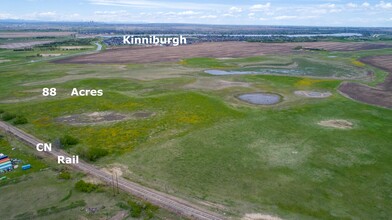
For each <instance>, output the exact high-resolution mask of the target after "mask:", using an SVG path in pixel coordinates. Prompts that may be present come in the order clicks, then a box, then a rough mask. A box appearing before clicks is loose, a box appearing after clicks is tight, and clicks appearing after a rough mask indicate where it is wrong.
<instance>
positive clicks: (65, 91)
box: [0, 50, 392, 219]
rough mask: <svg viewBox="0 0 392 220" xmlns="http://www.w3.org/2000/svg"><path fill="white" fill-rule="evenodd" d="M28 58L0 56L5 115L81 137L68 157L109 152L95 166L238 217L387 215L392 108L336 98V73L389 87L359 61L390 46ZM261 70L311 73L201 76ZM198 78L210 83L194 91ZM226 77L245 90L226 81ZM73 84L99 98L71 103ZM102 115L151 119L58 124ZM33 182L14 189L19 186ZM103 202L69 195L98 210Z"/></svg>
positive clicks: (54, 133) (49, 135)
mask: <svg viewBox="0 0 392 220" xmlns="http://www.w3.org/2000/svg"><path fill="white" fill-rule="evenodd" d="M29 53H30V52H10V51H0V57H2V59H4V58H7V59H11V60H12V61H11V62H8V63H1V64H0V68H1V69H0V109H2V110H4V111H6V112H10V113H15V114H20V115H23V116H25V117H26V118H27V119H28V121H29V123H28V124H26V125H21V126H20V128H22V129H24V130H26V131H28V132H29V133H31V134H34V135H36V136H37V137H39V138H42V139H45V140H48V141H54V140H56V139H57V138H60V137H62V136H63V135H64V134H68V135H71V136H73V137H75V138H77V139H79V140H80V142H79V143H78V144H77V145H76V146H74V147H71V148H69V149H68V151H70V152H72V153H83V152H85V151H88V150H95V149H101V150H105V151H107V152H108V155H106V156H104V157H102V158H99V159H98V160H97V161H95V162H94V163H95V164H96V165H98V166H102V167H111V166H120V165H121V167H122V170H123V171H124V176H125V177H126V178H129V179H131V180H134V181H136V182H139V183H141V184H143V185H147V186H150V187H152V188H156V189H159V190H161V191H164V192H167V193H170V194H173V195H176V196H179V197H182V198H185V199H188V200H191V201H194V202H195V203H198V204H200V205H202V206H207V207H208V208H210V209H212V210H215V211H218V212H220V213H223V212H225V213H227V214H229V215H231V216H233V217H235V218H241V217H242V216H244V215H245V214H246V213H266V214H270V215H273V216H279V217H281V218H283V219H388V218H389V217H390V216H392V212H391V210H390V208H389V207H391V206H392V191H391V189H392V176H391V161H392V149H391V148H390V146H391V144H390V143H391V141H392V111H391V110H390V109H383V108H379V107H374V106H369V105H366V104H362V103H358V102H354V101H352V100H349V99H347V98H344V97H343V96H341V95H340V94H339V93H338V92H337V91H336V88H337V87H338V86H339V84H340V83H341V82H342V80H343V79H342V78H339V77H348V78H349V79H348V80H353V81H361V82H363V83H367V84H369V85H375V84H376V83H377V82H381V81H383V79H384V78H385V76H386V73H385V72H383V71H381V70H378V69H376V68H373V67H370V66H368V65H364V64H362V63H360V62H358V61H357V59H358V58H360V57H362V56H367V55H376V54H378V53H380V54H388V53H391V51H390V50H373V51H360V52H344V53H343V52H339V53H337V52H309V54H303V55H292V56H287V57H276V56H269V57H267V56H264V57H250V58H241V59H225V60H222V59H211V58H194V59H188V60H183V61H181V62H179V63H161V64H146V65H137V64H129V65H74V64H66V65H64V64H53V63H47V62H45V61H43V62H36V63H30V62H29V61H30V59H33V58H26V56H28V54H29ZM331 56H333V57H331ZM8 57H9V58H8ZM34 59H35V58H34ZM14 63H15V64H18V65H14ZM21 63H23V65H19V64H21ZM258 68H287V69H290V68H296V69H299V70H307V71H309V72H311V73H314V74H308V75H309V76H310V77H305V76H301V77H293V76H286V75H280V76H279V75H227V76H212V75H208V74H206V73H204V72H203V71H204V70H205V69H225V70H254V69H258ZM370 70H373V71H375V74H376V75H375V76H376V77H375V79H374V81H369V80H368V79H362V78H361V77H362V76H364V74H366V72H367V71H370ZM331 76H334V77H333V78H327V77H331ZM200 80H202V82H210V83H211V84H208V85H204V86H200V84H196V83H197V82H200ZM227 82H237V83H243V84H241V85H243V86H226V85H227ZM225 83H226V84H225ZM189 85H193V87H190V86H189ZM245 85H246V86H245ZM44 87H48V88H52V87H55V88H57V91H58V95H57V96H56V97H51V98H47V97H42V95H41V92H42V91H41V90H42V88H44ZM72 88H80V89H103V90H104V96H102V97H69V94H70V92H71V90H72ZM297 90H309V91H322V92H325V91H328V92H331V93H332V96H331V97H328V98H325V99H311V98H305V97H300V96H297V95H294V92H295V91H297ZM247 92H271V93H278V94H280V95H281V96H282V97H283V100H282V102H280V103H279V104H277V105H274V106H253V105H250V104H247V103H244V102H241V101H239V100H237V99H236V98H235V96H236V95H238V94H242V93H247ZM107 111H111V112H117V113H122V114H132V113H134V112H152V113H154V114H153V115H152V116H151V117H148V118H133V119H130V120H125V121H120V122H116V123H104V124H95V125H94V124H89V125H69V124H65V123H60V122H58V121H57V119H58V118H59V117H63V116H69V115H77V114H82V113H94V112H107ZM333 119H343V120H347V121H350V122H352V123H353V127H352V128H351V129H337V128H329V127H323V126H320V125H319V124H318V122H320V121H323V120H333ZM15 175H16V174H15ZM39 175H41V176H39ZM39 175H37V177H33V179H32V180H31V181H37V184H39V183H40V181H42V178H47V176H48V175H49V176H50V175H52V174H51V173H50V172H45V173H40V174H39ZM45 175H47V176H45ZM28 183H29V182H28V180H26V181H24V182H21V183H18V184H22V185H9V186H7V187H14V189H19V188H23V187H26V185H28ZM49 183H50V184H53V185H56V186H60V187H58V188H62V189H61V190H62V191H61V192H62V193H60V194H61V195H62V197H64V196H66V195H67V193H68V192H69V190H70V189H69V187H70V186H68V185H67V184H66V183H62V182H58V180H55V179H52V180H50V181H49ZM23 184H26V185H23ZM0 189H1V188H0ZM53 190H54V191H55V190H57V188H53ZM37 195H38V194H37ZM101 196H102V195H98V196H97V197H95V195H94V196H91V198H90V197H88V198H84V197H83V196H82V195H74V194H72V197H71V198H74V199H75V201H77V200H80V199H85V201H86V202H87V203H89V202H90V201H91V202H92V204H95V203H94V202H93V201H99V200H100V198H101ZM0 197H3V194H2V195H1V196H0ZM3 198H5V197H3ZM7 198H8V197H7ZM56 199H57V200H58V198H56ZM90 199H91V200H90ZM57 200H56V201H57ZM60 200H61V199H60ZM69 201H71V200H69ZM108 202H109V204H108V206H110V205H113V203H110V201H108ZM14 205H16V204H14ZM65 205H66V204H65ZM46 206H48V205H42V206H41V207H46ZM10 207H13V206H10ZM34 209H37V207H34ZM26 211H29V210H26ZM0 212H1V210H0ZM18 213H20V212H18ZM64 213H68V212H64ZM20 214H23V213H20ZM79 214H80V213H79ZM60 216H61V215H60Z"/></svg>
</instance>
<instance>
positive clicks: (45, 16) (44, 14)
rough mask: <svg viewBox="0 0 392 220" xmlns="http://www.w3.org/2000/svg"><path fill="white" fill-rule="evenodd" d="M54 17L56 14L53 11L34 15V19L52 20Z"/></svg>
mask: <svg viewBox="0 0 392 220" xmlns="http://www.w3.org/2000/svg"><path fill="white" fill-rule="evenodd" d="M56 16H57V14H56V12H53V11H48V12H39V13H35V17H37V18H48V17H50V18H52V17H56Z"/></svg>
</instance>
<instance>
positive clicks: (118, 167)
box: [101, 163, 132, 177]
mask: <svg viewBox="0 0 392 220" xmlns="http://www.w3.org/2000/svg"><path fill="white" fill-rule="evenodd" d="M101 170H102V171H104V172H105V173H107V174H110V175H117V176H118V177H120V176H123V175H127V174H132V172H131V171H130V170H129V169H128V167H127V166H125V165H122V164H118V163H115V164H112V165H110V166H109V167H105V168H102V169H101Z"/></svg>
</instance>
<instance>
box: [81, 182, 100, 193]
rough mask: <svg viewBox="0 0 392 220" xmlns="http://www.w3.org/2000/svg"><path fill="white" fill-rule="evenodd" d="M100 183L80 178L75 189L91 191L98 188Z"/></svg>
mask: <svg viewBox="0 0 392 220" xmlns="http://www.w3.org/2000/svg"><path fill="white" fill-rule="evenodd" d="M98 187H99V186H98V185H96V184H93V183H86V182H84V181H83V180H79V181H78V182H77V183H75V189H76V190H79V191H80V192H86V193H90V192H93V191H95V190H97V189H98Z"/></svg>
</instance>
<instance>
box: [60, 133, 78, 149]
mask: <svg viewBox="0 0 392 220" xmlns="http://www.w3.org/2000/svg"><path fill="white" fill-rule="evenodd" d="M78 143H79V140H78V139H76V138H74V137H72V136H69V135H65V136H64V137H62V138H60V146H61V147H62V148H67V147H69V146H72V145H76V144H78Z"/></svg>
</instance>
